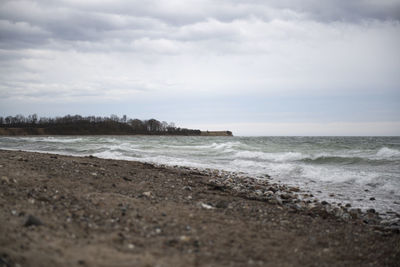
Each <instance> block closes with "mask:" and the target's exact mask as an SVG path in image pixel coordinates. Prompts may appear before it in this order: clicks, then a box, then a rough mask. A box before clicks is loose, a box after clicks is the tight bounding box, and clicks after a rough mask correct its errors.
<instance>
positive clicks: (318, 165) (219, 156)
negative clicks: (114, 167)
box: [0, 136, 400, 215]
mask: <svg viewBox="0 0 400 267" xmlns="http://www.w3.org/2000/svg"><path fill="white" fill-rule="evenodd" d="M0 149H7V150H23V151H35V152H46V153H56V154H63V155H73V156H88V155H93V156H96V157H99V158H106V159H122V160H132V161H141V162H148V163H155V164H162V165H169V166H187V167H193V168H198V169H207V168H208V169H218V170H225V171H230V172H241V173H244V175H247V176H251V177H255V178H258V179H270V180H271V182H276V183H283V184H287V185H292V186H298V187H300V189H301V190H303V191H304V192H307V193H310V194H312V195H314V196H315V198H317V199H319V200H325V201H327V202H330V203H332V204H338V203H342V204H350V205H351V206H352V207H353V208H360V209H362V210H367V209H375V210H376V211H377V212H379V213H380V214H382V215H385V214H387V215H388V214H394V213H397V214H400V137H200V136H50V137H48V136H37V137H0Z"/></svg>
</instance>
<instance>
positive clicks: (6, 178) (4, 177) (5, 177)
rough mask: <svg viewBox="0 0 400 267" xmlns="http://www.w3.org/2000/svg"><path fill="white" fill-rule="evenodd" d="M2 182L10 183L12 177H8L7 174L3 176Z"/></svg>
mask: <svg viewBox="0 0 400 267" xmlns="http://www.w3.org/2000/svg"><path fill="white" fill-rule="evenodd" d="M1 182H2V183H6V184H8V183H10V179H8V177H7V176H1Z"/></svg>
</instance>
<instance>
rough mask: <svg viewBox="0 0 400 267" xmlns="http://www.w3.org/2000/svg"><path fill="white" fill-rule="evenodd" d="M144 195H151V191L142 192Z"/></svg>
mask: <svg viewBox="0 0 400 267" xmlns="http://www.w3.org/2000/svg"><path fill="white" fill-rule="evenodd" d="M142 196H145V197H151V192H150V191H147V192H143V193H142Z"/></svg>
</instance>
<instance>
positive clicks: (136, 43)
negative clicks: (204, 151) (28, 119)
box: [0, 0, 400, 135]
mask: <svg viewBox="0 0 400 267" xmlns="http://www.w3.org/2000/svg"><path fill="white" fill-rule="evenodd" d="M32 113H37V114H38V115H39V116H59V115H66V114H81V115H101V116H105V115H107V116H108V115H110V114H117V115H123V114H126V115H128V116H129V117H132V118H139V119H150V118H156V119H158V120H161V121H168V122H169V121H173V122H175V123H176V124H177V125H179V126H182V127H191V128H201V129H203V130H207V129H209V130H224V129H229V130H232V131H233V132H234V134H236V135H400V0H379V1H378V0H376V1H374V0H352V1H348V0H332V1H320V0H304V1H296V0H271V1H266V0H265V1H263V0H213V1H211V0H204V1H201V0H185V1H182V0H179V1H178V0H165V1H164V0H161V1H155V0H154V1H153V0H148V1H143V0H140V1H139V0H138V1H136V0H129V1H120V0H106V1H99V0H96V1H95V0H85V1H81V0H60V1H54V0H42V1H18V0H13V1H7V0H0V115H1V116H5V115H16V114H23V115H28V114H32Z"/></svg>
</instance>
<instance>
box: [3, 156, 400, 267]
mask: <svg viewBox="0 0 400 267" xmlns="http://www.w3.org/2000/svg"><path fill="white" fill-rule="evenodd" d="M20 159H23V160H20ZM0 166H1V167H0V177H6V178H2V179H1V181H0V188H1V190H0V260H1V261H0V263H4V264H5V265H6V266H7V265H9V266H18V265H19V266H248V265H250V266H282V265H283V266H321V265H322V266H365V265H368V266H396V264H398V262H400V247H399V243H400V235H399V234H398V233H397V230H396V225H397V224H398V222H399V220H397V219H396V216H394V217H393V218H391V219H387V220H382V219H380V218H379V214H377V213H373V212H368V213H362V212H361V211H359V210H355V209H352V208H351V207H337V206H333V205H330V204H329V203H320V202H318V201H316V200H314V199H312V198H311V197H309V196H306V195H305V194H304V193H302V192H301V191H300V189H298V188H290V187H287V186H284V185H279V184H271V182H270V181H269V180H268V179H264V180H257V179H252V178H249V177H245V176H244V175H243V174H232V173H225V172H219V171H215V170H204V171H199V170H194V169H190V168H172V167H168V168H166V167H162V166H154V165H151V164H144V163H138V162H127V161H114V160H103V159H98V158H95V157H86V158H76V157H67V156H60V155H57V156H54V155H48V154H39V153H27V152H12V151H0ZM94 174H95V175H94ZM265 178H268V177H265ZM29 215H33V216H34V217H35V218H37V219H38V220H39V221H40V222H41V223H43V222H45V223H43V224H40V223H39V224H37V225H30V226H28V227H24V224H25V223H26V221H27V218H29ZM385 227H386V228H385ZM4 264H3V265H4Z"/></svg>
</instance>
